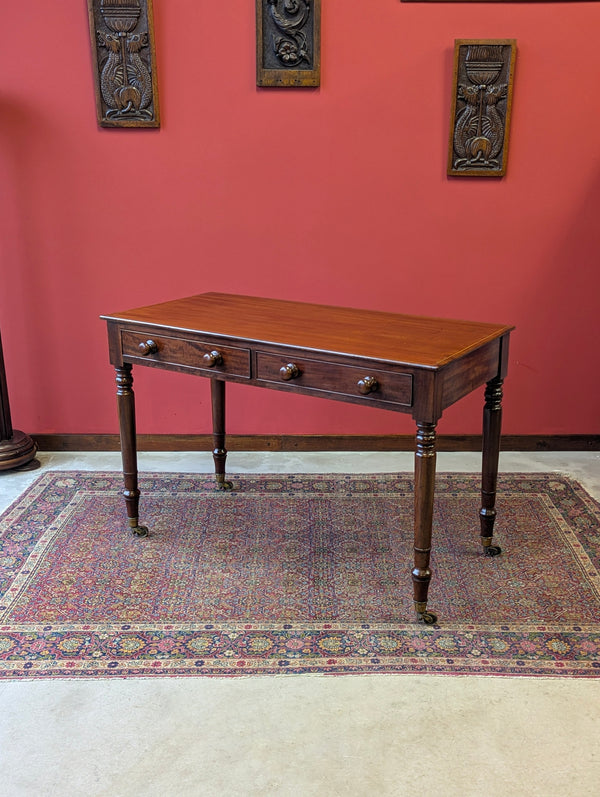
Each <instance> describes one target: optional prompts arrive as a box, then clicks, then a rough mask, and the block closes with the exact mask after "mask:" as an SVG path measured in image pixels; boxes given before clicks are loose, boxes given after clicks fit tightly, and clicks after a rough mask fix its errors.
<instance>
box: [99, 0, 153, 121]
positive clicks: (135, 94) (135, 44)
mask: <svg viewBox="0 0 600 797" xmlns="http://www.w3.org/2000/svg"><path fill="white" fill-rule="evenodd" d="M88 12H89V18H90V35H91V38H92V55H93V62H94V80H95V87H96V108H97V114H98V123H99V124H100V125H102V127H159V125H160V113H159V107H158V87H157V81H156V55H155V49H154V22H153V13H152V0H88Z"/></svg>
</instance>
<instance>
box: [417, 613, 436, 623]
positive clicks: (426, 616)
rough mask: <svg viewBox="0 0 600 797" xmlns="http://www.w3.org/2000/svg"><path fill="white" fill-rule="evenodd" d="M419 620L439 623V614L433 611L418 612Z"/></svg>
mask: <svg viewBox="0 0 600 797" xmlns="http://www.w3.org/2000/svg"><path fill="white" fill-rule="evenodd" d="M417 620H418V621H419V622H420V623H423V624H424V625H434V624H435V623H437V614H434V613H433V612H418V613H417Z"/></svg>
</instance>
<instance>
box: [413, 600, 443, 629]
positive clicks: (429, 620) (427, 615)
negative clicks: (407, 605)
mask: <svg viewBox="0 0 600 797" xmlns="http://www.w3.org/2000/svg"><path fill="white" fill-rule="evenodd" d="M415 611H416V612H417V622H419V623H423V624H424V625H434V624H435V623H437V619H438V618H437V614H434V613H433V612H428V611H427V604H425V603H418V602H415Z"/></svg>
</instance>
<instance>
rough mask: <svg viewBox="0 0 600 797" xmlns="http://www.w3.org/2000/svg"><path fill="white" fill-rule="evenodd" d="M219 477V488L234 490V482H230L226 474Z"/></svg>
mask: <svg viewBox="0 0 600 797" xmlns="http://www.w3.org/2000/svg"><path fill="white" fill-rule="evenodd" d="M216 478H217V490H233V482H228V481H227V480H226V479H225V477H224V476H221V477H220V478H219V476H217V477H216Z"/></svg>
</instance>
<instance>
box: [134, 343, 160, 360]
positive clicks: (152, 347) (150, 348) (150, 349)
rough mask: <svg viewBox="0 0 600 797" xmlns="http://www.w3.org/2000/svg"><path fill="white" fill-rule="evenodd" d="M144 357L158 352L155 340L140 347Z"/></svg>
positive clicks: (141, 344)
mask: <svg viewBox="0 0 600 797" xmlns="http://www.w3.org/2000/svg"><path fill="white" fill-rule="evenodd" d="M138 349H139V350H140V354H141V355H142V357H147V356H148V355H149V354H156V352H157V351H158V343H155V341H153V340H146V341H144V342H143V343H140V345H139V346H138Z"/></svg>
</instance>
